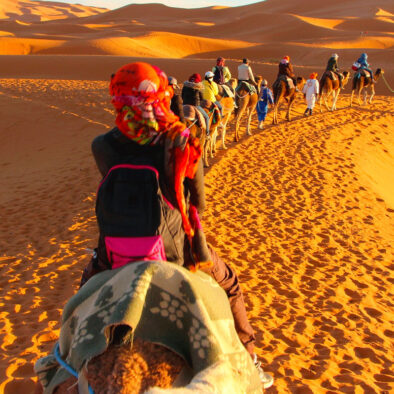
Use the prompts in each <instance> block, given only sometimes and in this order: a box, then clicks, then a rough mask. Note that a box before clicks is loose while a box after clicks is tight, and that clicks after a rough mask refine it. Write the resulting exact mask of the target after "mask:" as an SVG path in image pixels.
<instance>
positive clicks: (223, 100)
mask: <svg viewBox="0 0 394 394" xmlns="http://www.w3.org/2000/svg"><path fill="white" fill-rule="evenodd" d="M219 86H220V85H219ZM226 86H228V87H229V88H230V89H231V90H232V91H235V88H236V86H237V80H236V79H235V78H231V79H230V80H229V81H228V82H227V83H226ZM219 101H220V104H221V105H222V107H223V111H222V112H223V118H222V122H221V123H220V126H221V128H222V133H221V139H222V148H223V149H227V147H226V143H225V141H226V130H227V124H228V122H229V120H230V117H231V114H232V113H233V111H234V107H235V105H234V104H235V103H234V98H233V97H228V96H226V95H225V90H224V89H223V88H222V89H219ZM214 152H216V141H215V143H214Z"/></svg>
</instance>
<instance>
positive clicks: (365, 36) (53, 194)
mask: <svg viewBox="0 0 394 394" xmlns="http://www.w3.org/2000/svg"><path fill="white" fill-rule="evenodd" d="M393 22H394V5H393V3H392V1H389V0H378V1H375V0H359V1H357V6H356V7H355V3H354V1H353V0H333V1H331V2H326V3H321V2H317V1H312V0H301V1H296V2H295V1H294V0H281V1H279V0H267V1H265V2H261V3H256V4H252V5H249V6H243V7H237V8H231V7H208V8H202V9H192V10H186V9H176V8H169V7H165V6H163V5H159V4H150V5H130V6H126V7H123V8H121V9H118V10H113V11H108V10H104V9H98V8H94V7H85V6H80V5H75V6H74V5H67V4H63V3H50V2H38V1H31V0H23V1H22V0H21V1H19V0H15V1H11V0H3V1H2V2H1V5H0V78H1V79H0V112H1V116H0V141H1V145H0V169H1V171H0V185H1V193H0V211H1V221H0V250H1V253H0V271H1V273H2V276H1V279H0V348H1V351H2V353H1V358H0V392H1V393H3V392H4V393H6V394H19V393H23V392H26V393H30V392H32V391H33V390H34V387H35V381H36V377H35V375H34V372H33V365H34V362H35V360H36V359H37V358H39V357H41V356H43V355H46V354H47V353H48V352H49V351H50V350H51V348H52V346H53V344H54V341H55V340H56V339H57V337H58V335H59V328H60V322H59V319H60V317H61V312H62V308H63V306H64V304H65V303H66V301H67V300H68V298H69V297H71V296H72V295H73V294H74V293H75V291H76V290H77V288H78V283H79V279H80V275H81V272H82V269H83V266H84V265H85V264H86V263H87V261H88V260H89V254H88V252H87V251H86V248H92V247H94V246H95V244H96V241H97V240H96V239H97V228H96V219H95V215H94V202H95V195H94V191H95V190H96V187H97V184H98V182H99V174H98V171H97V169H96V167H95V163H94V161H93V158H92V157H91V153H90V142H91V140H92V139H93V138H94V136H96V135H97V134H100V133H103V132H105V131H106V130H108V129H109V128H110V127H112V126H113V124H114V116H113V110H112V107H111V105H110V103H109V97H108V80H109V76H110V75H111V74H112V73H113V72H114V71H115V70H116V69H118V68H119V67H120V66H121V65H123V64H125V63H127V62H131V61H135V60H145V61H149V62H152V63H154V64H156V65H158V66H160V67H162V68H163V69H164V70H165V71H166V72H167V73H168V75H174V76H176V78H177V79H178V81H179V82H182V81H184V80H185V79H186V78H188V76H189V75H190V74H192V73H194V72H199V73H201V74H204V72H205V71H207V70H208V69H210V68H211V67H212V66H213V65H214V64H215V59H216V57H217V56H218V55H222V56H225V57H226V58H227V59H228V60H227V64H228V66H229V68H230V70H231V72H232V73H233V74H235V75H236V69H237V66H238V65H239V61H240V59H242V58H243V57H249V58H250V59H252V67H253V70H254V71H255V74H260V75H262V76H263V77H264V78H266V79H268V81H269V83H270V84H271V83H272V82H273V81H274V79H275V77H276V74H277V62H278V60H279V59H280V58H281V57H282V56H283V55H285V54H288V55H290V56H291V59H292V62H293V64H294V65H295V72H296V74H297V75H300V76H303V77H308V76H309V74H310V72H311V71H315V70H316V71H318V72H319V74H321V73H322V71H323V70H324V67H325V65H326V61H327V59H328V57H329V56H330V55H331V53H332V52H334V51H335V52H337V53H339V55H340V58H339V63H340V66H341V67H342V68H343V69H346V68H347V69H350V66H351V64H352V62H353V61H354V60H355V59H356V58H357V57H358V56H359V54H360V52H364V51H367V52H368V54H369V60H370V63H372V67H373V68H374V69H375V68H376V67H383V68H384V70H385V77H386V80H387V81H388V83H389V84H390V85H391V87H394V79H393V72H394V67H393V64H392V59H393V51H394V49H393V28H392V26H393ZM64 55H70V56H64ZM376 91H377V93H378V96H376V97H375V99H374V103H373V105H371V106H361V107H360V106H355V107H353V108H349V107H348V105H349V93H350V87H349V86H348V87H347V88H346V89H345V90H344V91H343V92H341V96H340V98H339V102H338V104H337V107H338V111H336V112H335V113H331V112H326V111H325V110H324V111H323V112H322V113H320V112H319V109H318V108H316V110H315V114H314V116H313V117H311V118H304V117H303V116H302V113H303V110H304V109H305V104H304V103H303V101H302V97H298V98H297V101H296V104H295V106H294V120H293V121H292V122H290V123H288V122H285V121H284V120H283V119H282V120H281V122H280V124H279V125H278V126H275V127H271V126H270V125H269V123H270V122H271V120H272V118H271V116H272V115H271V114H269V115H268V120H267V127H266V128H265V129H264V130H263V131H257V129H256V123H257V122H256V117H255V116H254V118H253V121H252V125H253V131H254V135H253V136H252V137H250V138H245V137H243V139H242V140H241V142H240V143H238V144H235V143H232V142H230V141H231V140H232V138H233V132H234V125H233V124H232V125H230V129H229V131H228V143H227V145H228V146H229V147H230V149H229V150H227V151H219V155H218V157H217V158H216V159H215V160H214V161H213V166H212V167H211V168H210V169H208V170H207V171H206V186H207V189H206V190H207V211H206V213H205V214H204V217H203V222H204V227H205V229H206V233H207V237H208V239H209V241H210V242H212V243H213V244H214V245H215V247H216V248H217V249H218V251H219V252H220V254H221V255H222V256H224V257H225V258H226V260H228V261H229V263H230V264H232V265H233V266H234V267H235V268H236V269H237V271H238V272H239V274H240V277H241V280H242V286H243V289H244V291H245V298H246V302H247V305H248V310H249V315H250V318H251V321H252V324H253V326H254V328H255V329H256V332H257V345H258V348H257V351H258V353H259V356H260V357H261V358H262V360H263V362H264V364H265V368H266V369H267V370H268V371H270V372H272V373H273V374H274V375H275V379H276V383H275V386H274V387H273V388H272V389H270V391H269V392H271V393H275V392H277V393H284V392H293V393H311V392H313V393H321V392H331V393H333V392H356V393H358V392H367V393H372V392H387V393H388V392H392V391H393V390H394V385H393V383H394V375H393V372H392V365H393V361H394V360H393V351H392V350H393V338H394V330H393V327H392V316H393V305H392V299H393V291H392V289H393V279H392V278H393V275H392V271H393V264H392V262H393V257H394V256H393V255H394V251H393V246H392V245H393V244H394V230H393V229H394V226H393V225H394V218H393V213H394V199H393V196H394V189H393V185H394V180H393V173H394V172H393V170H394V161H393V157H394V140H393V133H392V125H393V124H394V113H393V108H394V97H393V96H392V92H390V91H389V89H388V88H387V86H386V85H385V84H384V81H383V80H379V82H378V84H377V85H376ZM390 95H391V96H390ZM282 115H283V114H282ZM241 130H242V131H245V129H244V127H242V129H241Z"/></svg>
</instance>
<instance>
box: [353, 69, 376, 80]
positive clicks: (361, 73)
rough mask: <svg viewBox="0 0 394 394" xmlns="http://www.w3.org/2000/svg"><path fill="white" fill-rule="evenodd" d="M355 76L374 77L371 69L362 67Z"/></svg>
mask: <svg viewBox="0 0 394 394" xmlns="http://www.w3.org/2000/svg"><path fill="white" fill-rule="evenodd" d="M355 77H356V78H360V77H365V78H373V75H372V74H371V73H370V72H369V71H367V70H365V69H364V68H362V69H360V70H358V71H357V72H356V74H355Z"/></svg>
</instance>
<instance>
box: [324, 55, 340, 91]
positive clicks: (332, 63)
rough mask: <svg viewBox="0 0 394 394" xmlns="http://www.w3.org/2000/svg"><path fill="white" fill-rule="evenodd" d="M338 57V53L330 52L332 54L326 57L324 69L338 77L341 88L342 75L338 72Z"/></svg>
mask: <svg viewBox="0 0 394 394" xmlns="http://www.w3.org/2000/svg"><path fill="white" fill-rule="evenodd" d="M338 57H339V56H338V54H336V53H334V54H332V56H331V57H330V58H329V59H328V62H327V67H326V71H331V72H333V73H334V74H335V75H336V76H337V77H338V80H339V87H340V88H342V79H343V75H342V74H341V73H340V72H339V67H338Z"/></svg>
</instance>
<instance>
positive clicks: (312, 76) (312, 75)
mask: <svg viewBox="0 0 394 394" xmlns="http://www.w3.org/2000/svg"><path fill="white" fill-rule="evenodd" d="M316 78H317V73H315V72H313V73H312V74H311V75H309V79H316Z"/></svg>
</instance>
